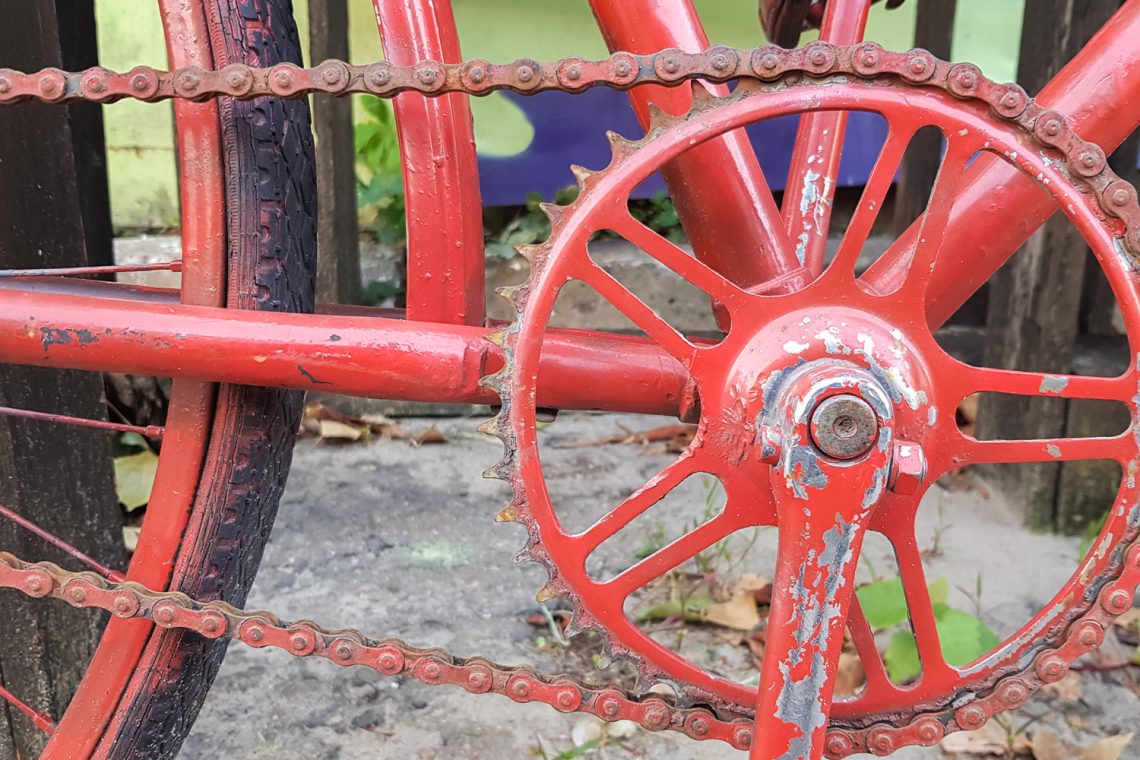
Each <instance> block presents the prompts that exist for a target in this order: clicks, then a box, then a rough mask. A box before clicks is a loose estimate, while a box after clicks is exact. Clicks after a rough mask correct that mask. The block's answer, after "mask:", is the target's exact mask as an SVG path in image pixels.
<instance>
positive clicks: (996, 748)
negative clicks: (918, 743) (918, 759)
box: [939, 720, 1025, 757]
mask: <svg viewBox="0 0 1140 760" xmlns="http://www.w3.org/2000/svg"><path fill="white" fill-rule="evenodd" d="M1018 739H1021V743H1022V744H1024V742H1025V738H1024V734H1019V735H1018V737H1015V738H1014V747H1013V749H1014V750H1015V751H1016V749H1017V744H1018ZM939 746H941V747H942V751H943V752H945V753H946V754H947V755H975V756H977V755H980V756H983V757H984V756H986V755H1001V756H1003V757H1004V756H1005V755H1006V753H1007V752H1009V750H1010V745H1009V737H1008V736H1006V732H1005V729H1004V728H1002V727H1001V725H1000V724H999V723H998V722H997V721H994V720H991V721H989V722H988V723H986V725H984V726H982V727H981V728H979V729H978V730H977V731H956V732H955V733H952V734H949V735H948V736H947V737H946V738H945V739H943V740H942V742H941V743H940V745H939Z"/></svg>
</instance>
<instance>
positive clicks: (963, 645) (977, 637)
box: [935, 608, 1000, 667]
mask: <svg viewBox="0 0 1140 760" xmlns="http://www.w3.org/2000/svg"><path fill="white" fill-rule="evenodd" d="M935 623H936V625H937V626H938V638H939V640H940V641H941V642H942V656H943V657H944V658H945V659H946V662H947V663H949V664H950V665H953V666H954V667H961V666H963V665H968V664H969V663H971V662H973V661H974V660H976V659H978V658H979V657H981V656H982V655H983V654H985V653H986V652H988V651H990V650H991V649H993V648H994V647H996V646H997V645H998V643H1000V642H999V639H998V637H997V634H996V633H994V632H993V631H991V630H990V629H989V627H988V626H987V625H986V624H985V623H983V622H982V621H981V620H978V619H977V618H976V617H974V616H973V615H971V614H970V613H968V612H962V611H961V610H955V609H950V608H947V609H946V611H945V612H943V614H942V615H941V616H940V617H938V618H937V619H936V621H935Z"/></svg>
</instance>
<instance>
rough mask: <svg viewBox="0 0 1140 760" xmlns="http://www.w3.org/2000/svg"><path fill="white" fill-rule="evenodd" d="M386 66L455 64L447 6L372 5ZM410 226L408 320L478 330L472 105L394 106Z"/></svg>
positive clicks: (396, 1) (400, 101)
mask: <svg viewBox="0 0 1140 760" xmlns="http://www.w3.org/2000/svg"><path fill="white" fill-rule="evenodd" d="M374 5H375V7H376V21H377V23H378V25H379V27H380V37H381V39H382V40H383V43H384V54H385V58H386V60H388V61H389V62H390V63H393V64H395V65H399V66H412V65H414V64H416V63H419V62H420V61H443V62H446V63H457V62H459V60H460V51H459V33H458V32H457V30H456V28H455V17H454V14H453V13H452V10H451V0H432V2H405V0H374ZM392 109H393V113H394V115H395V117H396V129H397V132H398V134H399V140H400V160H401V162H402V164H403V175H404V197H405V204H406V213H407V222H408V262H407V263H408V268H407V303H408V315H409V317H410V318H411V319H416V320H422V321H425V322H447V323H451V324H460V325H479V324H482V323H483V312H484V308H485V305H484V301H485V298H486V297H485V295H484V293H485V287H484V284H483V266H484V263H483V208H482V203H481V202H480V197H479V170H478V167H477V166H476V162H475V134H474V126H473V122H472V119H471V106H470V105H469V103H468V100H467V98H466V97H464V96H463V95H458V94H457V95H445V96H443V97H439V98H424V97H420V96H418V95H416V94H415V93H408V94H406V95H399V96H397V97H396V98H395V99H394V100H393V101H392Z"/></svg>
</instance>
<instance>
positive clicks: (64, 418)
mask: <svg viewBox="0 0 1140 760" xmlns="http://www.w3.org/2000/svg"><path fill="white" fill-rule="evenodd" d="M0 417H19V418H20V419H26V420H37V421H40V422H57V423H60V424H64V425H75V426H77V427H89V428H95V429H97V430H110V431H111V432H114V433H138V434H139V435H141V436H144V437H146V438H151V439H153V440H161V439H162V434H163V433H164V432H165V430H164V428H162V427H161V426H159V425H147V426H146V427H143V426H142V425H126V424H123V423H119V422H108V421H107V420H92V419H88V418H86V417H71V416H69V415H66V414H52V413H50V412H34V411H32V410H31V409H13V408H12V407H10V406H0Z"/></svg>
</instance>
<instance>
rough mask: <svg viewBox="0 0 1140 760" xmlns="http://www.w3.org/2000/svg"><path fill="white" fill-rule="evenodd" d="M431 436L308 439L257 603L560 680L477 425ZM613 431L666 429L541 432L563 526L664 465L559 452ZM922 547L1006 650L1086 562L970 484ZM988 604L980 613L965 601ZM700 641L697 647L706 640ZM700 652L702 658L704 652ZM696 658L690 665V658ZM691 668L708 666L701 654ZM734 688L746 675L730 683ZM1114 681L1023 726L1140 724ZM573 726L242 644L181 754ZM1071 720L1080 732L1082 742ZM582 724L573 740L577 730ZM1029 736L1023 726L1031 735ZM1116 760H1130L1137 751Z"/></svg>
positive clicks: (301, 749)
mask: <svg viewBox="0 0 1140 760" xmlns="http://www.w3.org/2000/svg"><path fill="white" fill-rule="evenodd" d="M433 423H438V424H439V426H440V428H441V430H442V431H443V432H444V434H445V435H446V436H447V438H448V440H449V442H448V443H447V444H445V445H435V446H422V447H418V448H417V447H414V446H412V445H410V444H409V443H407V442H405V441H376V442H370V443H363V444H352V445H343V446H335V445H322V444H317V443H316V442H314V441H313V440H311V439H310V440H305V441H302V442H301V444H300V445H299V447H298V449H297V452H296V457H295V460H294V465H293V472H292V475H291V478H290V483H289V487H288V490H287V492H286V495H285V498H284V500H283V502H282V505H281V514H280V517H279V519H278V524H277V528H276V529H275V531H274V533H273V536H272V538H271V540H270V542H269V547H268V550H267V552H266V555H265V561H264V564H263V566H262V570H261V573H260V575H259V576H258V578H257V581H256V583H255V584H254V590H253V594H252V596H251V598H250V602H249V603H250V606H251V607H253V608H266V609H272V610H273V611H275V612H277V613H278V614H280V615H281V616H282V617H284V618H292V619H297V618H312V619H316V620H319V621H321V622H322V623H324V624H325V625H329V626H354V627H359V628H360V629H361V630H363V631H365V632H366V633H367V634H369V635H371V636H374V637H375V638H383V637H385V636H389V635H395V636H399V637H400V638H403V639H404V640H406V641H408V642H409V643H414V644H418V645H423V646H443V647H446V648H448V649H449V650H451V651H453V652H455V653H457V654H461V655H474V654H480V655H485V656H488V657H491V658H493V659H496V660H498V661H500V662H504V663H520V662H531V663H534V664H536V665H538V666H540V667H542V668H544V669H549V670H553V671H560V670H563V669H566V668H572V667H574V666H575V662H577V661H576V660H572V659H567V658H566V656H564V655H558V654H554V653H551V652H550V651H549V649H540V648H539V647H538V644H539V643H541V642H539V641H538V640H537V637H538V636H540V635H541V634H542V633H543V631H541V630H540V629H537V628H535V627H534V626H532V625H530V624H528V623H527V621H526V618H527V616H528V615H529V614H531V613H533V612H535V611H536V610H537V609H538V605H537V604H536V602H535V601H534V593H535V591H536V590H537V589H538V588H539V587H540V586H541V585H542V582H543V580H544V573H543V571H542V570H541V569H540V568H539V567H538V566H536V565H531V564H522V565H516V564H513V563H512V562H511V557H512V555H513V554H514V553H515V552H516V551H517V550H518V549H519V548H520V547H521V545H522V542H523V538H524V536H523V532H522V530H521V528H519V527H518V526H515V525H500V524H496V523H494V522H493V520H492V517H493V515H494V514H495V512H496V511H497V510H498V509H499V508H500V506H501V505H502V504H503V503H504V501H505V498H506V493H505V491H506V488H505V486H504V485H503V484H501V483H499V482H497V481H486V480H483V479H482V478H481V477H480V473H481V472H482V470H483V469H484V468H485V467H486V466H488V465H490V464H492V463H494V462H495V461H496V460H497V458H498V455H499V453H500V445H499V442H498V441H497V440H496V439H493V438H489V437H487V436H485V435H482V434H479V433H477V432H476V431H475V425H476V423H477V421H476V420H468V419H445V420H434V421H429V420H405V421H403V422H402V424H404V426H405V427H407V428H409V429H411V430H412V431H413V432H415V431H421V430H423V429H426V428H427V427H428V426H429V425H431V424H433ZM619 424H624V425H626V426H628V427H630V428H633V429H642V430H644V429H646V428H648V427H652V426H654V425H656V424H661V421H658V420H654V419H651V418H650V419H647V418H637V417H620V416H614V415H588V414H564V415H562V416H561V417H559V419H558V420H557V421H556V422H555V423H553V424H552V425H550V426H549V427H547V428H546V429H544V430H543V431H542V433H541V437H542V439H543V441H544V442H545V444H546V448H545V449H544V462H545V465H546V469H547V478H548V482H549V483H550V488H551V492H552V494H553V497H554V499H555V504H556V506H559V508H560V509H562V510H564V512H563V514H565V515H566V519H567V520H568V521H570V522H571V523H573V522H574V521H575V520H579V521H588V520H590V519H591V518H592V517H596V516H597V515H598V514H600V511H601V510H605V509H607V508H609V507H610V506H612V505H614V504H616V503H617V502H618V501H619V500H620V499H621V498H622V497H623V496H624V495H626V494H628V493H629V492H630V491H631V490H632V489H634V488H635V487H637V486H639V485H640V484H641V483H643V482H644V481H645V480H646V479H647V478H649V477H650V476H652V475H653V474H654V473H656V472H657V471H659V470H660V469H661V468H662V467H663V466H664V465H665V464H667V463H668V462H669V461H670V456H669V455H668V454H665V453H653V452H652V451H650V453H646V451H645V449H644V448H643V447H640V446H638V445H624V446H618V445H609V446H599V447H579V448H556V447H555V446H556V445H557V444H566V443H572V442H575V441H587V440H595V439H600V438H605V437H608V436H612V435H614V434H616V433H620V428H619ZM709 505H712V506H713V507H714V508H715V486H713V485H711V484H710V483H709V482H708V481H707V480H702V479H701V478H694V479H690V480H688V481H686V482H685V483H683V484H682V488H681V489H679V490H678V492H676V493H675V494H674V495H673V497H671V498H670V499H668V500H666V501H665V502H662V503H661V504H659V505H658V506H657V508H655V511H654V512H652V513H651V514H652V518H651V519H650V520H648V521H642V522H639V523H635V525H634V526H632V527H631V529H630V530H628V531H623V532H622V533H620V534H618V535H617V536H616V537H615V538H614V539H612V540H611V542H609V543H607V544H605V545H603V546H602V547H601V550H599V555H598V556H597V557H595V560H596V563H595V566H596V567H599V568H601V571H602V572H605V571H606V569H607V568H610V569H613V568H617V567H619V566H622V567H623V566H626V565H628V564H630V563H631V562H632V561H634V560H633V556H634V554H635V553H636V552H637V551H638V550H639V549H640V548H643V547H644V546H645V545H646V544H647V542H649V543H651V542H653V541H655V540H659V539H660V537H661V535H662V534H663V533H668V532H669V531H672V530H677V529H680V528H683V527H684V526H686V525H688V524H691V523H692V522H693V521H695V520H696V521H699V520H701V519H703V518H702V516H703V515H704V514H705V510H706V509H707V508H708V507H709ZM918 536H919V542H920V544H921V545H922V546H923V547H924V548H927V549H934V548H936V549H937V550H939V551H938V552H937V553H939V556H936V557H931V558H928V559H927V568H926V569H927V573H928V577H929V578H930V579H935V578H939V577H942V576H945V577H947V578H948V579H949V580H950V582H951V592H950V598H949V603H950V604H951V606H954V607H957V608H959V609H963V610H969V611H978V612H980V613H981V616H982V618H983V619H984V620H985V621H986V622H987V623H988V624H989V625H990V626H991V627H993V628H994V629H995V630H996V631H997V632H998V633H999V634H1005V633H1008V632H1010V631H1012V630H1013V629H1014V628H1015V627H1016V626H1018V625H1020V624H1021V623H1023V622H1025V621H1026V620H1027V619H1028V618H1029V617H1030V616H1031V615H1032V613H1033V612H1034V611H1036V610H1037V609H1039V608H1040V607H1041V606H1042V605H1043V604H1044V603H1045V602H1046V601H1047V600H1048V598H1049V597H1050V596H1051V595H1052V594H1053V593H1054V592H1055V591H1056V590H1057V589H1058V588H1059V586H1060V585H1061V584H1062V583H1063V582H1064V580H1065V579H1066V578H1067V576H1068V575H1069V574H1070V573H1071V572H1072V571H1073V568H1074V567H1075V566H1076V564H1077V545H1078V542H1077V541H1076V540H1073V539H1068V538H1062V537H1056V536H1043V535H1034V534H1031V533H1028V532H1026V531H1024V530H1022V529H1021V528H1020V527H1019V523H1018V518H1017V516H1016V511H1015V510H1014V509H1013V508H1011V506H1010V505H1008V504H1007V503H1005V502H1004V501H1003V500H1002V499H1001V498H1000V497H998V496H996V495H993V494H991V493H990V492H989V491H988V489H986V488H985V487H979V486H977V485H976V484H975V485H973V486H970V487H957V488H955V489H944V488H942V487H935V488H933V489H931V492H930V493H929V494H928V496H927V498H926V500H925V501H924V503H923V506H922V508H921V509H920V513H919V523H918ZM750 539H751V536H739V537H734V538H733V539H732V540H731V541H730V543H729V545H728V550H727V552H726V554H727V555H728V557H727V560H726V564H734V565H736V566H737V568H736V569H734V570H733V572H739V571H740V570H747V571H748V572H755V573H760V574H767V573H769V572H770V571H769V569H768V568H770V566H771V562H772V557H773V556H774V542H773V541H772V540H771V539H772V536H771V535H770V533H769V534H762V535H760V536H759V537H758V538H757V540H756V541H755V542H754V544H753V546H752V548H751V549H750V550H748V551H745V549H744V547H745V546H747V544H748V542H749V540H750ZM865 556H866V557H867V558H868V560H869V561H865V562H864V563H863V564H862V566H861V570H860V572H861V573H862V574H863V577H864V578H869V577H870V576H871V575H872V574H877V575H880V576H888V575H891V574H893V573H894V572H895V571H894V570H893V567H892V562H893V560H892V559H891V557H890V555H889V552H888V551H887V549H886V546H885V544H884V543H882V542H875V541H871V542H870V543H869V544H868V547H867V550H866V552H865ZM979 588H981V589H982V594H981V597H980V599H976V598H973V597H976V592H977V590H978V589H979ZM697 640H698V641H707V640H701V639H699V638H698V639H697ZM704 648H705V649H709V650H710V651H711V650H712V649H714V648H713V647H704ZM732 649H734V650H738V651H737V654H736V655H735V657H736V659H735V660H733V657H734V655H733V653H732V652H727V651H726V647H725V646H724V645H722V646H720V647H719V650H718V652H716V653H714V654H710V655H709V656H710V657H715V658H717V662H719V663H720V665H721V666H722V667H723V668H724V670H726V671H727V672H729V673H733V674H736V673H734V668H737V669H738V668H739V666H740V663H741V662H745V661H746V658H744V656H743V654H741V652H743V648H742V647H735V648H732ZM682 651H685V652H686V653H688V650H686V649H684V648H682ZM694 656H699V655H694ZM737 675H742V674H737ZM1122 677H1123V676H1122V675H1121V674H1120V673H1115V672H1114V673H1099V674H1093V673H1086V674H1084V675H1083V676H1082V678H1081V691H1082V695H1081V697H1080V699H1077V700H1065V699H1062V698H1061V697H1059V696H1053V697H1039V698H1037V699H1035V700H1034V702H1032V703H1031V704H1030V705H1029V706H1028V707H1027V708H1025V709H1023V710H1022V711H1021V712H1020V714H1019V715H1018V716H1016V717H1015V718H1014V723H1015V724H1020V723H1022V722H1024V721H1026V720H1030V719H1034V718H1035V719H1036V721H1035V722H1034V728H1035V729H1036V728H1040V727H1045V728H1048V729H1050V730H1052V731H1055V732H1057V733H1058V734H1061V735H1062V736H1064V737H1066V738H1070V739H1076V740H1079V741H1082V742H1083V743H1085V744H1088V743H1091V742H1092V741H1093V740H1095V739H1097V738H1099V737H1103V736H1105V735H1110V734H1116V733H1121V732H1126V731H1129V730H1134V729H1135V728H1137V725H1138V724H1140V700H1138V699H1137V697H1136V695H1135V693H1134V692H1133V691H1132V690H1131V689H1129V688H1126V687H1125V686H1123V685H1121V683H1120V680H1121V678H1122ZM582 720H583V719H582V718H581V717H578V716H567V715H562V714H559V713H557V712H555V711H554V710H552V709H549V708H547V707H544V706H540V705H516V704H514V703H513V702H510V701H509V700H506V699H505V698H501V697H498V696H483V697H475V696H471V695H468V694H467V693H466V692H463V691H460V690H459V689H457V688H452V687H445V688H430V687H426V686H423V685H421V684H419V683H418V682H415V681H412V680H400V679H395V680H394V679H386V678H382V677H380V676H379V675H377V674H375V673H373V672H371V671H369V670H366V669H363V668H355V669H351V670H344V669H341V668H337V667H335V666H334V665H332V664H331V663H329V662H327V661H325V660H316V659H303V660H298V659H294V658H292V657H290V656H288V655H286V654H283V653H281V652H276V651H272V652H266V651H254V650H250V649H247V648H244V647H240V646H238V647H234V648H233V649H231V652H230V654H229V656H228V658H227V660H226V662H225V664H224V666H223V668H222V671H221V674H220V676H219V677H218V680H217V683H216V684H215V686H214V689H213V691H212V692H211V694H210V697H209V699H208V700H207V702H206V706H205V708H204V710H203V712H202V715H201V717H200V718H199V720H198V723H197V725H196V727H195V729H194V731H193V733H192V734H191V737H190V739H189V741H188V742H187V743H186V746H185V750H184V753H183V756H184V757H186V758H192V759H197V758H218V757H227V758H249V759H251V760H252V759H255V758H257V759H260V758H342V759H344V760H349V759H355V758H392V759H395V758H401V759H402V758H416V759H417V760H430V759H432V758H462V759H466V758H471V759H475V758H528V757H535V756H540V757H541V756H542V755H541V753H540V752H539V748H540V747H541V748H542V749H543V751H544V752H545V753H546V754H547V756H549V757H550V758H555V757H557V756H558V754H559V753H560V752H562V751H565V750H566V749H568V748H569V747H571V746H572V742H571V732H572V730H573V729H574V727H575V725H576V724H578V723H579V722H580V721H582ZM1073 724H1076V725H1079V726H1083V727H1084V728H1083V729H1082V730H1080V731H1077V730H1075V729H1074V728H1073ZM581 730H582V728H581V727H579V731H581ZM1032 730H1033V729H1031V732H1032ZM942 755H943V753H942V751H941V750H940V749H938V748H931V749H921V750H919V749H908V750H906V751H904V752H902V753H899V754H898V755H897V757H900V758H935V757H941V756H942ZM589 756H591V757H607V758H615V759H616V758H626V757H670V758H679V759H681V760H684V759H686V758H692V759H693V760H697V759H698V758H699V759H701V760H712V759H713V758H730V757H731V758H738V757H743V753H739V752H735V751H733V750H731V749H730V748H728V747H727V746H723V745H716V744H710V743H700V744H698V743H694V742H692V741H690V740H687V739H685V738H684V737H680V736H675V735H672V734H650V733H647V732H641V731H638V732H637V733H635V734H634V735H633V736H632V737H631V738H629V739H626V740H624V741H622V742H611V743H610V744H608V745H607V746H606V747H605V748H604V749H603V750H601V751H598V752H595V753H593V754H592V755H589ZM1123 757H1125V758H1140V742H1138V746H1137V747H1130V748H1129V749H1128V750H1127V751H1126V752H1125V754H1124V755H1123Z"/></svg>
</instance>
